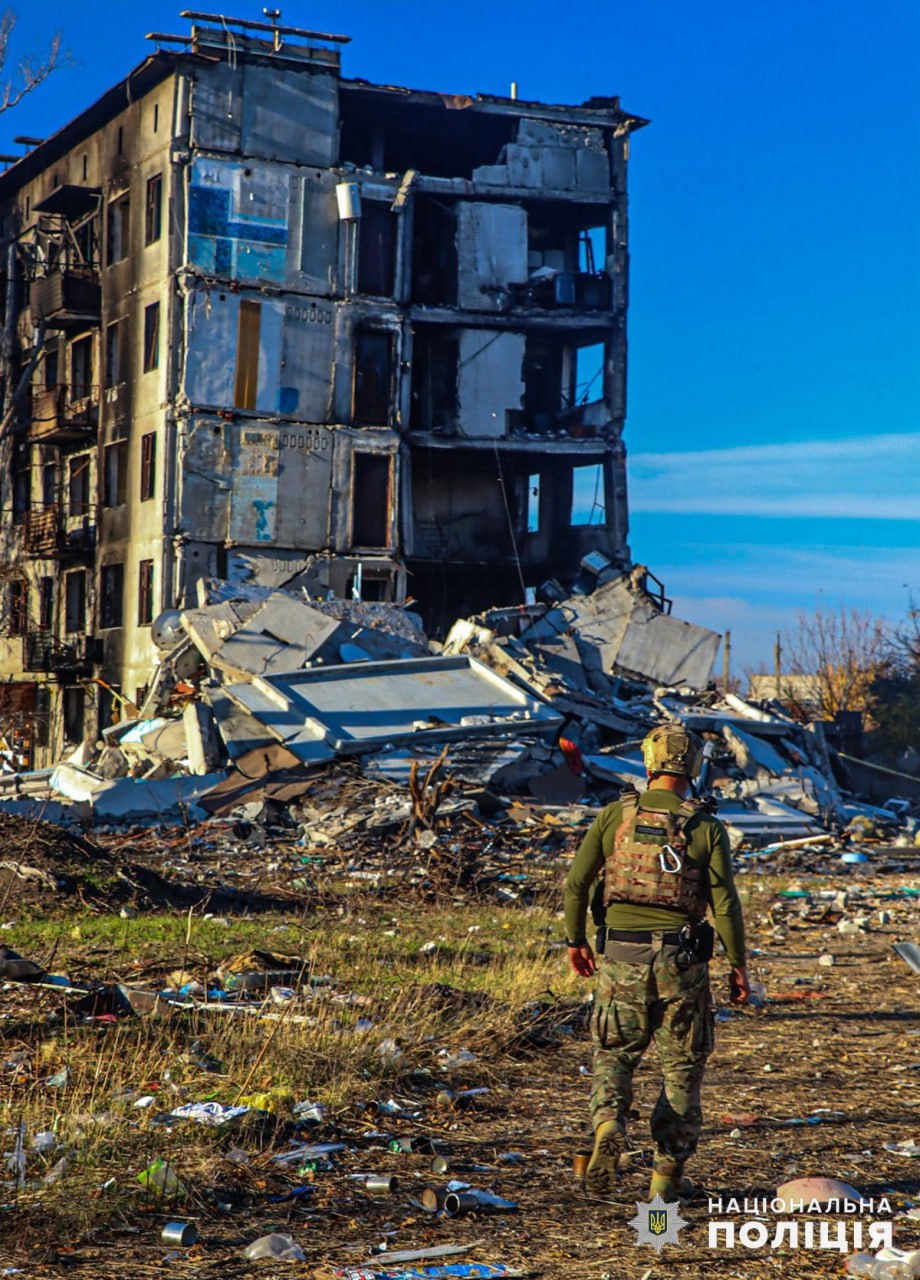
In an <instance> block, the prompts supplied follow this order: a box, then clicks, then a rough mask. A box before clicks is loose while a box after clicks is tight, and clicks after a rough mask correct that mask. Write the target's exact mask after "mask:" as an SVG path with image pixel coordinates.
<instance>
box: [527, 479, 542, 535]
mask: <svg viewBox="0 0 920 1280" xmlns="http://www.w3.org/2000/svg"><path fill="white" fill-rule="evenodd" d="M527 532H528V533H539V532H540V477H539V475H535V476H529V477H528V480H527Z"/></svg>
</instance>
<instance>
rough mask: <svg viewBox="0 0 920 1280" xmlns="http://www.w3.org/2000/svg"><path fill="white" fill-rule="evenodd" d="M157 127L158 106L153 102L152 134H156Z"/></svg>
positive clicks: (158, 120)
mask: <svg viewBox="0 0 920 1280" xmlns="http://www.w3.org/2000/svg"><path fill="white" fill-rule="evenodd" d="M159 127H160V104H159V103H158V102H155V103H154V104H153V132H154V133H156V131H157V129H159Z"/></svg>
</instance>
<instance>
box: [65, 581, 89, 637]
mask: <svg viewBox="0 0 920 1280" xmlns="http://www.w3.org/2000/svg"><path fill="white" fill-rule="evenodd" d="M64 628H65V630H66V631H68V632H71V631H85V630H86V570H85V569H75V570H74V571H73V572H72V573H68V574H65V575H64Z"/></svg>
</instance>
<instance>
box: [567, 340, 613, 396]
mask: <svg viewBox="0 0 920 1280" xmlns="http://www.w3.org/2000/svg"><path fill="white" fill-rule="evenodd" d="M604 355H605V348H604V344H603V342H596V343H594V344H593V345H592V346H590V347H579V348H578V350H577V352H576V354H575V391H574V399H573V401H572V403H573V404H575V405H579V404H593V403H594V402H595V401H596V400H603V398H604Z"/></svg>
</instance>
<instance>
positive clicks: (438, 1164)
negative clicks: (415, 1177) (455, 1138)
mask: <svg viewBox="0 0 920 1280" xmlns="http://www.w3.org/2000/svg"><path fill="white" fill-rule="evenodd" d="M449 1168H450V1164H449V1162H448V1159H447V1156H435V1158H434V1159H433V1160H432V1162H431V1172H432V1173H436V1174H438V1175H440V1174H443V1173H447V1170H448V1169H449Z"/></svg>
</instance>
